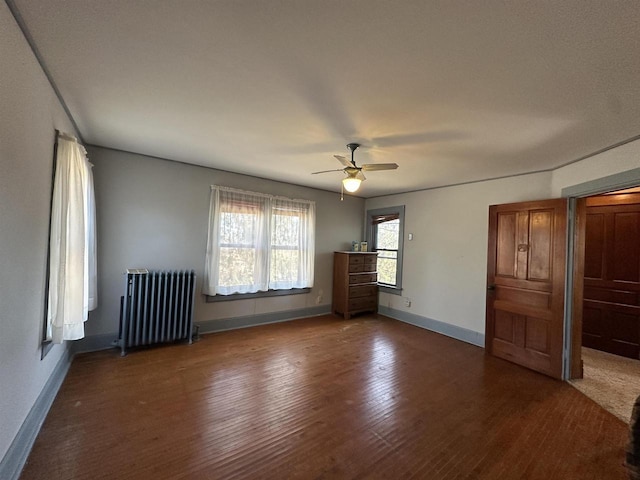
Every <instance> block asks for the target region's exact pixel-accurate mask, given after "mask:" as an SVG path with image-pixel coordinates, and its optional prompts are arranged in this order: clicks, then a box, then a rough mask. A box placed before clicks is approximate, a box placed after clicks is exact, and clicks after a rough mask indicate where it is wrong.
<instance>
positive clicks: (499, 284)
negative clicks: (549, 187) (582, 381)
mask: <svg viewBox="0 0 640 480" xmlns="http://www.w3.org/2000/svg"><path fill="white" fill-rule="evenodd" d="M566 225H567V205H566V200H564V199H556V200H543V201H538V202H525V203H518V204H508V205H493V206H491V207H490V208H489V250H488V265H487V286H488V289H487V314H486V334H485V342H486V344H485V346H486V349H487V352H488V353H491V354H493V355H495V356H497V357H500V358H504V359H506V360H510V361H512V362H514V363H518V364H520V365H523V366H525V367H528V368H531V369H533V370H537V371H539V372H542V373H545V374H547V375H550V376H553V377H556V378H561V377H562V341H563V321H564V282H565V268H566V267H565V265H566Z"/></svg>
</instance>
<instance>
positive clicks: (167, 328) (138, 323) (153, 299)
mask: <svg viewBox="0 0 640 480" xmlns="http://www.w3.org/2000/svg"><path fill="white" fill-rule="evenodd" d="M195 286H196V274H195V272H194V271H193V270H191V271H175V272H174V271H168V272H164V271H158V272H150V271H147V270H146V269H130V270H127V273H126V274H125V290H124V292H125V294H124V297H123V298H122V304H121V309H120V311H121V314H120V333H119V339H118V340H117V341H116V342H114V343H116V344H117V345H118V346H119V347H120V349H121V351H120V354H121V355H123V356H124V355H126V352H127V349H128V348H131V347H137V346H141V345H153V344H158V343H166V342H175V341H178V340H188V341H189V343H191V336H192V329H193V301H194V297H195V290H196V289H195Z"/></svg>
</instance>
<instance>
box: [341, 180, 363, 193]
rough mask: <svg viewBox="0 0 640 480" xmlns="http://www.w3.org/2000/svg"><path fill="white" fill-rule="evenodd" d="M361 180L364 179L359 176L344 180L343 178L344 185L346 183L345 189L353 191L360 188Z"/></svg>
mask: <svg viewBox="0 0 640 480" xmlns="http://www.w3.org/2000/svg"><path fill="white" fill-rule="evenodd" d="M361 181H362V180H360V179H359V178H354V177H347V178H345V179H344V180H342V185H344V189H345V190H346V191H347V192H351V193H353V192H355V191H356V190H358V189H359V188H360V182H361Z"/></svg>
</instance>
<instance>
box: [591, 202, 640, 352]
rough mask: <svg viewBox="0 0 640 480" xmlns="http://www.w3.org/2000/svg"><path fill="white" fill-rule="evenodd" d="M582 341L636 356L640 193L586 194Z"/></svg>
mask: <svg viewBox="0 0 640 480" xmlns="http://www.w3.org/2000/svg"><path fill="white" fill-rule="evenodd" d="M585 230H586V232H585V256H584V293H583V295H584V296H583V302H584V303H583V317H582V318H583V323H582V344H583V345H584V346H585V347H590V348H595V349H598V350H602V351H605V352H609V353H614V354H616V355H622V356H625V357H629V358H635V359H638V358H640V193H633V194H620V195H601V196H597V197H590V198H588V199H587V207H586V229H585Z"/></svg>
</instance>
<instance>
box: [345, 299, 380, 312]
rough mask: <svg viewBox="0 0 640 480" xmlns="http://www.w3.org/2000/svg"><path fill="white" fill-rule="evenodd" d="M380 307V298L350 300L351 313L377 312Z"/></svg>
mask: <svg viewBox="0 0 640 480" xmlns="http://www.w3.org/2000/svg"><path fill="white" fill-rule="evenodd" d="M377 306H378V297H377V296H376V297H357V298H351V299H349V311H350V312H351V311H355V310H375V309H376V307H377Z"/></svg>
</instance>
